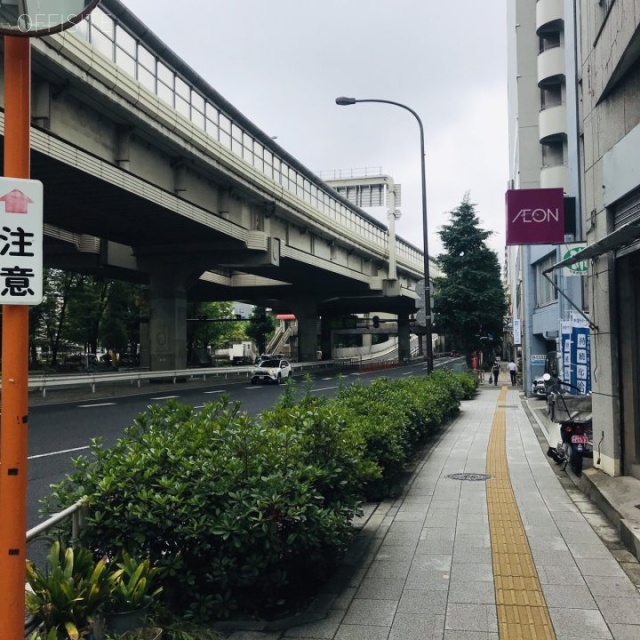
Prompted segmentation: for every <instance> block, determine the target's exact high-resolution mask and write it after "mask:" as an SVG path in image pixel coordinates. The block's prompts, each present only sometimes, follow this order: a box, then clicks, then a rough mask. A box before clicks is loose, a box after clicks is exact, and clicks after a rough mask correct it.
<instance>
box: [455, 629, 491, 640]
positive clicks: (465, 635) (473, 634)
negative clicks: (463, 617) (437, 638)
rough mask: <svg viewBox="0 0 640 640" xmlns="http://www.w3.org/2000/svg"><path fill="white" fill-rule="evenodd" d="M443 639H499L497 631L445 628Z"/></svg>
mask: <svg viewBox="0 0 640 640" xmlns="http://www.w3.org/2000/svg"><path fill="white" fill-rule="evenodd" d="M443 640H499V637H498V634H497V633H480V632H478V631H457V630H454V631H452V630H450V629H445V631H444V638H443Z"/></svg>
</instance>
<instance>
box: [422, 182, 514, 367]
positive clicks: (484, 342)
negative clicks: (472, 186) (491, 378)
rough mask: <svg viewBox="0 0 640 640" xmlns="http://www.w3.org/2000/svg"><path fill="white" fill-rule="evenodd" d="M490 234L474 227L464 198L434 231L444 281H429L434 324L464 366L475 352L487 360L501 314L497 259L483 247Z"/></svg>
mask: <svg viewBox="0 0 640 640" xmlns="http://www.w3.org/2000/svg"><path fill="white" fill-rule="evenodd" d="M492 233H493V232H492V231H485V230H483V229H482V228H481V227H480V220H479V218H478V216H477V215H476V210H475V205H474V204H472V203H471V202H470V201H469V194H465V197H464V199H463V201H462V202H461V203H460V205H459V206H458V207H457V208H456V209H454V210H453V211H451V223H450V224H448V225H443V226H442V228H441V230H440V231H439V235H440V238H441V239H442V243H443V246H444V249H445V253H443V254H441V255H439V256H438V258H437V260H438V263H439V264H440V267H441V269H442V271H443V273H444V276H443V277H441V278H436V279H434V296H433V302H434V325H435V327H436V328H437V331H438V333H440V334H443V335H444V336H445V338H446V340H447V344H448V345H449V346H450V347H451V348H454V349H457V350H459V351H461V352H462V353H464V354H465V355H466V357H467V359H468V360H469V361H470V358H471V353H472V352H473V351H478V350H481V351H483V353H484V354H485V355H486V356H488V357H489V359H490V360H493V356H494V354H495V349H496V347H497V346H498V345H499V344H500V343H501V338H502V333H503V320H504V316H505V315H506V312H507V303H506V299H505V295H504V288H503V284H502V279H501V275H500V263H499V262H498V256H497V255H496V253H495V251H493V250H491V249H489V247H488V246H487V244H486V240H487V239H488V238H489V237H490V236H491V235H492Z"/></svg>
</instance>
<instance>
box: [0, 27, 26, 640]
mask: <svg viewBox="0 0 640 640" xmlns="http://www.w3.org/2000/svg"><path fill="white" fill-rule="evenodd" d="M30 121H31V41H30V39H29V38H20V37H13V36H5V38H4V175H5V177H8V178H29V177H30V175H29V174H30V163H29V149H30V141H29V126H30ZM28 387H29V306H28V305H10V304H5V305H3V306H2V418H1V421H0V640H17V639H18V638H23V637H24V605H25V598H24V587H25V560H26V558H25V555H26V535H25V534H26V530H27V507H26V504H27V427H28V411H29V406H28V405H29V403H28V400H29V398H28Z"/></svg>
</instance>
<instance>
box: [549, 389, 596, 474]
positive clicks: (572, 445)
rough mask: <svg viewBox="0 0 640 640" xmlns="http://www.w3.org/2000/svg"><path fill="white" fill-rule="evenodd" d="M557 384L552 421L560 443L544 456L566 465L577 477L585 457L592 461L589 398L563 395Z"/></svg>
mask: <svg viewBox="0 0 640 640" xmlns="http://www.w3.org/2000/svg"><path fill="white" fill-rule="evenodd" d="M558 385H564V386H571V385H568V384H566V383H560V382H558V383H556V385H554V387H556V388H555V389H554V390H553V391H552V392H553V393H554V394H555V397H554V403H555V411H554V420H555V421H556V422H558V424H559V426H560V442H558V444H557V445H556V446H555V447H549V449H548V451H547V455H548V456H549V457H550V458H552V459H553V460H554V461H555V462H557V463H558V464H562V465H563V467H562V468H563V469H566V467H567V464H568V465H569V467H570V468H571V470H572V471H573V472H574V473H575V474H576V475H577V476H579V475H580V474H581V473H582V463H583V459H584V458H593V423H592V417H591V397H590V396H578V395H573V394H566V393H562V392H561V391H560V389H559V387H558Z"/></svg>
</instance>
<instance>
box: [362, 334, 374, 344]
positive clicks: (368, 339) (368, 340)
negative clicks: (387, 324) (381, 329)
mask: <svg viewBox="0 0 640 640" xmlns="http://www.w3.org/2000/svg"><path fill="white" fill-rule="evenodd" d="M372 344H373V336H372V335H371V334H370V333H363V334H362V346H363V347H370V346H371V345H372Z"/></svg>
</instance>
